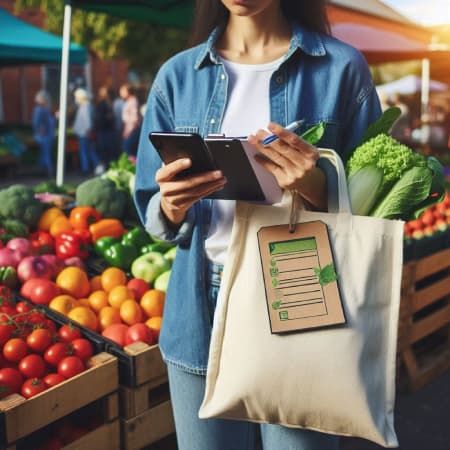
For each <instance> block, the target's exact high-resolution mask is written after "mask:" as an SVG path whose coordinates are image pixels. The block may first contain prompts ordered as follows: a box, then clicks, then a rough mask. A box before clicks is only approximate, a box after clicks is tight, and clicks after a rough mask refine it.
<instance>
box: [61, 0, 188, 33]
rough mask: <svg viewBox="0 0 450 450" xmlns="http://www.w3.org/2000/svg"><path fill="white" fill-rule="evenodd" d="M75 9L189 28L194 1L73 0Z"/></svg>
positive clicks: (72, 3)
mask: <svg viewBox="0 0 450 450" xmlns="http://www.w3.org/2000/svg"><path fill="white" fill-rule="evenodd" d="M66 3H70V4H71V5H72V6H73V7H74V8H81V9H85V10H88V11H94V12H100V13H106V14H110V15H112V16H118V17H123V18H125V19H132V20H145V21H149V22H152V23H156V24H161V25H166V26H173V27H177V28H189V27H190V25H191V20H192V15H193V11H194V3H195V1H194V0H129V1H123V0H95V1H94V0H71V1H66Z"/></svg>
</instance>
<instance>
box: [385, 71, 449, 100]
mask: <svg viewBox="0 0 450 450" xmlns="http://www.w3.org/2000/svg"><path fill="white" fill-rule="evenodd" d="M448 89H449V86H448V85H447V84H445V83H441V82H439V81H436V80H430V81H429V90H430V92H445V91H447V90H448ZM377 90H378V91H380V92H383V93H384V94H386V95H392V94H405V95H408V94H415V93H417V92H420V91H421V90H422V78H420V77H418V76H416V75H407V76H405V77H402V78H399V79H398V80H394V81H391V82H389V83H384V84H380V85H378V86H377Z"/></svg>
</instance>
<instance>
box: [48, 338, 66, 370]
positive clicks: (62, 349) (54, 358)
mask: <svg viewBox="0 0 450 450" xmlns="http://www.w3.org/2000/svg"><path fill="white" fill-rule="evenodd" d="M70 354H71V353H70V349H69V346H68V344H67V342H57V343H56V344H53V345H51V346H50V347H49V348H48V349H47V350H45V353H44V359H45V361H47V363H48V364H50V365H51V366H53V367H56V366H57V365H58V364H59V362H60V361H61V360H62V359H64V358H65V357H66V356H68V355H70Z"/></svg>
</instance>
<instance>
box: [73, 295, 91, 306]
mask: <svg viewBox="0 0 450 450" xmlns="http://www.w3.org/2000/svg"><path fill="white" fill-rule="evenodd" d="M76 306H89V307H90V306H91V305H89V299H88V298H86V297H84V298H79V299H78V300H77V305H76Z"/></svg>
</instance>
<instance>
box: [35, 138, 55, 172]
mask: <svg viewBox="0 0 450 450" xmlns="http://www.w3.org/2000/svg"><path fill="white" fill-rule="evenodd" d="M53 139H54V138H53V136H39V135H37V136H34V140H35V141H36V142H37V143H38V144H39V166H40V167H42V168H44V169H45V170H47V172H49V173H51V172H53V159H52V146H53Z"/></svg>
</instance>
